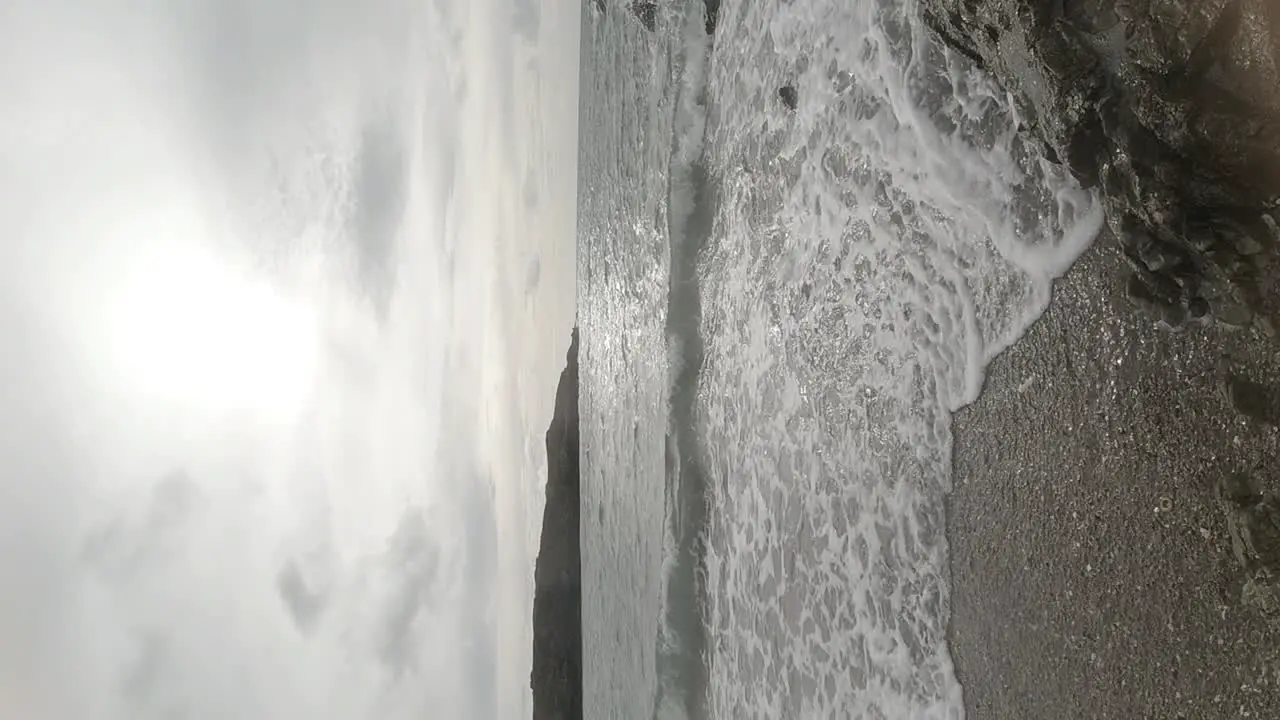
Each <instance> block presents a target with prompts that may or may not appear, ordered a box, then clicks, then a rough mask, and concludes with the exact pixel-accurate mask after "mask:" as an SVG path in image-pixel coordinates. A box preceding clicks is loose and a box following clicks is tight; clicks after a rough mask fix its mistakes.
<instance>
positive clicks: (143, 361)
mask: <svg viewBox="0 0 1280 720" xmlns="http://www.w3.org/2000/svg"><path fill="white" fill-rule="evenodd" d="M140 260H141V262H139V263H138V264H137V265H135V266H134V268H133V269H134V272H132V273H130V274H129V275H128V280H127V282H126V284H125V287H124V289H123V296H122V297H123V302H121V303H120V304H119V306H118V308H117V309H116V313H115V317H114V318H112V322H111V330H112V332H111V340H110V342H111V344H112V348H111V350H112V354H113V355H114V357H115V360H116V362H117V364H118V367H119V369H120V370H122V371H123V372H124V373H125V375H126V377H127V379H128V383H129V386H130V389H131V390H134V391H138V392H143V393H146V394H148V395H151V396H159V397H160V398H161V399H163V400H166V401H170V402H177V403H181V404H183V405H188V406H194V409H200V410H207V411H213V412H229V411H235V412H243V411H249V412H253V413H256V414H263V415H265V416H266V419H282V418H283V417H287V416H289V415H292V414H293V413H295V412H297V411H298V410H299V409H300V407H301V405H302V403H303V402H304V401H305V399H306V395H307V393H308V391H309V389H310V387H311V383H312V380H313V375H314V370H315V363H316V346H317V338H316V332H317V329H316V318H315V315H314V309H313V308H312V307H311V306H310V305H309V304H308V303H306V302H304V301H301V300H298V299H292V298H289V297H286V296H285V295H283V294H282V293H281V292H280V291H279V290H278V289H276V288H274V287H273V286H272V285H271V284H270V283H269V282H267V281H266V280H265V279H262V278H255V277H252V276H251V275H250V274H249V273H245V272H240V271H238V269H237V268H235V267H233V266H232V265H231V264H229V263H227V262H224V261H222V260H221V259H220V258H218V257H216V256H214V255H213V254H212V253H201V252H197V251H192V250H189V251H186V252H178V251H169V252H163V253H161V252H157V253H154V254H152V255H150V256H149V257H146V258H145V259H140Z"/></svg>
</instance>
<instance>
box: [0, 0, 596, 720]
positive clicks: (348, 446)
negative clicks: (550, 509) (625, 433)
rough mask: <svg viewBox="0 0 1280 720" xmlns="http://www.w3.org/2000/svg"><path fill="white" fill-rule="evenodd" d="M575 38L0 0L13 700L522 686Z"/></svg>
mask: <svg viewBox="0 0 1280 720" xmlns="http://www.w3.org/2000/svg"><path fill="white" fill-rule="evenodd" d="M579 31H580V22H579V6H578V4H576V3H559V2H554V1H553V0H518V1H517V2H509V1H508V0H185V1H184V2H176V3H175V2H169V1H167V0H133V2H130V3H114V2H106V1H105V0H98V1H96V2H86V1H85V0H10V1H9V2H6V3H3V4H2V5H0V237H2V239H0V337H3V338H4V339H5V340H4V348H5V351H4V352H3V353H0V393H2V394H3V397H2V398H0V588H3V592H0V637H3V638H5V641H4V642H3V643H0V717H21V718H28V719H30V720H44V719H46V718H47V719H56V720H62V719H64V718H66V719H73V720H81V719H83V718H94V719H95V720H97V719H101V720H117V719H120V720H125V719H128V720H150V719H151V718H157V719H160V718H164V719H166V720H171V719H172V720H177V719H179V718H182V719H185V720H197V719H203V718H209V719H210V720H212V719H214V718H217V719H218V720H223V719H225V718H228V717H235V718H271V719H273V720H274V719H277V718H286V717H309V718H342V719H343V720H349V719H350V718H379V719H382V718H385V719H387V720H395V719H397V718H426V717H436V718H510V717H521V716H528V715H529V713H530V696H529V689H528V681H529V664H530V656H531V650H530V648H531V642H532V641H531V637H532V634H531V629H530V615H531V607H532V577H533V561H534V558H535V555H536V551H537V535H538V530H539V524H540V522H541V509H542V485H543V483H545V457H544V456H543V447H542V435H543V432H544V431H545V429H546V426H547V423H548V421H549V420H550V413H551V408H552V401H553V398H554V391H555V383H556V380H557V378H558V375H559V372H560V370H561V368H562V367H563V363H564V353H565V350H566V349H567V345H568V341H569V330H570V328H571V326H572V323H573V317H574V303H575V296H574V288H575V285H576V282H575V262H574V244H575V230H576V216H575V213H576V187H577V169H576V164H577V149H576V145H577V104H578V95H577V93H578V89H577V85H578V67H577V64H578V54H577V53H578V39H579Z"/></svg>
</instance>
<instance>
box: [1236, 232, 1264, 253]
mask: <svg viewBox="0 0 1280 720" xmlns="http://www.w3.org/2000/svg"><path fill="white" fill-rule="evenodd" d="M1234 244H1235V249H1236V252H1238V253H1240V254H1241V255H1244V256H1246V257H1248V256H1250V255H1257V254H1258V253H1260V252H1262V251H1263V250H1265V249H1266V248H1265V247H1264V246H1263V245H1262V243H1261V242H1260V241H1259V240H1258V238H1256V237H1254V236H1253V235H1252V234H1251V233H1247V232H1240V233H1235V243H1234Z"/></svg>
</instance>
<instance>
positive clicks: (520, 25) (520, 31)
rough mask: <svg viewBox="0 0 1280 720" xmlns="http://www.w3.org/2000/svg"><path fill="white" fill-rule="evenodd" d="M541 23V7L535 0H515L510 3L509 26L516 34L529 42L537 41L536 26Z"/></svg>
mask: <svg viewBox="0 0 1280 720" xmlns="http://www.w3.org/2000/svg"><path fill="white" fill-rule="evenodd" d="M541 24H542V8H540V7H539V6H538V3H537V1H536V0H515V2H514V3H512V5H511V28H512V30H513V31H514V32H515V34H516V35H518V36H520V37H522V38H524V39H525V40H527V41H529V42H537V41H538V26H539V25H541Z"/></svg>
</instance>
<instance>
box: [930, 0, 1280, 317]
mask: <svg viewBox="0 0 1280 720" xmlns="http://www.w3.org/2000/svg"><path fill="white" fill-rule="evenodd" d="M922 13H923V17H924V20H925V23H926V25H927V26H928V27H929V28H930V29H931V30H932V31H933V32H934V33H935V34H936V35H937V37H938V38H939V39H941V40H942V42H943V43H945V44H946V45H947V46H949V47H951V48H952V49H954V50H955V51H956V52H958V53H960V54H962V55H964V56H965V57H968V58H969V59H970V60H972V61H973V62H974V63H975V64H976V65H977V66H979V67H980V68H982V69H983V70H985V71H986V72H987V73H988V74H990V75H991V76H992V77H993V78H994V79H995V80H997V81H998V82H999V83H1000V84H1001V85H1002V86H1003V87H1004V88H1005V89H1006V90H1007V91H1008V92H1009V93H1010V95H1011V97H1012V98H1013V101H1014V103H1015V106H1016V107H1017V111H1018V114H1019V117H1020V118H1021V119H1022V123H1023V130H1024V131H1025V132H1026V133H1028V134H1029V135H1030V136H1031V137H1032V138H1034V139H1035V140H1036V141H1038V143H1039V144H1040V145H1041V146H1042V148H1043V149H1044V152H1045V154H1046V156H1047V157H1048V158H1049V159H1051V160H1053V161H1055V162H1058V163H1060V164H1063V165H1065V166H1066V167H1067V168H1068V169H1069V170H1070V171H1071V173H1072V174H1073V175H1074V176H1075V177H1076V178H1077V179H1078V180H1079V181H1080V182H1081V184H1082V185H1084V186H1086V187H1090V188H1096V189H1097V190H1098V191H1099V193H1100V195H1101V197H1102V200H1103V202H1104V204H1105V210H1106V216H1107V223H1108V226H1109V228H1110V230H1111V233H1110V234H1111V237H1114V238H1115V240H1116V241H1117V242H1118V243H1119V246H1120V248H1121V250H1122V252H1123V254H1124V257H1125V259H1126V261H1127V263H1128V264H1129V266H1130V269H1131V274H1130V276H1129V278H1128V280H1127V285H1126V290H1125V292H1126V295H1127V297H1128V299H1129V301H1130V303H1131V304H1133V305H1135V306H1136V307H1137V308H1138V309H1139V310H1140V311H1141V312H1143V313H1144V314H1146V315H1147V316H1149V317H1151V318H1152V319H1153V320H1155V321H1156V322H1158V323H1160V324H1163V325H1165V326H1168V327H1171V328H1180V327H1183V326H1184V325H1186V324H1188V323H1191V322H1203V323H1207V322H1210V321H1212V322H1216V323H1218V324H1221V325H1223V326H1227V327H1232V328H1249V327H1255V328H1257V329H1259V330H1260V331H1261V332H1263V333H1264V334H1266V335H1267V336H1270V337H1274V336H1275V334H1276V325H1275V317H1276V312H1277V310H1278V309H1280V305H1278V304H1277V298H1276V293H1275V292H1274V288H1271V287H1269V286H1267V285H1266V284H1265V283H1262V282H1260V280H1261V279H1262V278H1266V277H1268V276H1269V275H1270V273H1271V272H1272V271H1273V269H1274V267H1273V266H1274V264H1275V252H1274V247H1275V244H1276V215H1275V211H1276V206H1277V199H1278V198H1280V92H1278V91H1280V62H1278V60H1280V44H1278V43H1277V39H1276V37H1275V32H1274V29H1275V28H1277V27H1280V10H1277V9H1275V8H1274V7H1273V5H1272V4H1270V3H1266V2H1263V1H1262V0H1243V1H1238V0H1209V1H1208V2H1187V0H1066V2H1058V3H1040V2H1030V1H1029V0H923V3H922Z"/></svg>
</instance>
